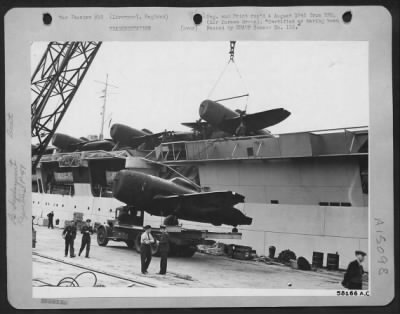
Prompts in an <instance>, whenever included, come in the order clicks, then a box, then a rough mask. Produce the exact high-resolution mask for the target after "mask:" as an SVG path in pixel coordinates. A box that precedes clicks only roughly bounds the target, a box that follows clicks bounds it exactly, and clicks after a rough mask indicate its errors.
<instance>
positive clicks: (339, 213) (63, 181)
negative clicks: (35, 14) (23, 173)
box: [31, 41, 368, 290]
mask: <svg viewBox="0 0 400 314" xmlns="http://www.w3.org/2000/svg"><path fill="white" fill-rule="evenodd" d="M31 64H32V71H33V72H32V73H33V74H32V82H31V83H32V123H33V124H32V130H33V134H32V164H33V165H34V166H35V167H34V168H33V169H32V215H33V232H34V233H35V239H34V241H35V248H34V250H33V257H32V258H33V260H32V262H33V278H32V284H33V286H35V287H40V286H49V285H63V286H70V285H72V286H78V285H79V286H81V285H88V284H92V283H93V285H94V286H96V285H101V286H107V287H113V286H116V287H119V286H125V287H126V286H139V287H140V286H144V287H148V286H153V287H174V286H178V287H189V288H190V287H216V288H254V287H257V288H269V289H279V288H292V289H293V288H294V289H335V290H337V289H342V288H343V287H346V288H349V289H360V290H362V289H363V290H368V260H367V259H366V258H365V256H368V71H367V70H368V67H367V66H368V50H367V46H366V44H365V43H359V42H333V43H327V42H295V43H292V42H254V41H253V42H251V41H250V42H246V41H226V42H168V43H165V42H150V43H148V42H133V43H123V42H62V43H61V42H50V43H34V44H33V45H32V63H31ZM35 66H36V68H35ZM56 76H57V77H56ZM61 232H62V234H63V238H62V237H61ZM85 246H86V247H85ZM82 250H83V251H82ZM163 263H164V264H163ZM163 265H164V266H163ZM167 265H168V266H167ZM349 265H350V266H349ZM81 274H82V275H81ZM83 274H84V275H83ZM63 278H68V279H66V280H63ZM71 278H74V279H73V280H71ZM96 279H97V280H96Z"/></svg>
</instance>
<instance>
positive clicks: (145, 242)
mask: <svg viewBox="0 0 400 314" xmlns="http://www.w3.org/2000/svg"><path fill="white" fill-rule="evenodd" d="M152 243H155V240H154V238H153V235H152V234H151V226H149V225H147V226H145V227H144V232H143V233H142V235H141V237H140V260H141V266H142V267H141V270H142V274H147V268H149V265H150V262H151V244H152Z"/></svg>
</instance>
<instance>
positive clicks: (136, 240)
mask: <svg viewBox="0 0 400 314" xmlns="http://www.w3.org/2000/svg"><path fill="white" fill-rule="evenodd" d="M140 236H141V234H140V233H139V234H138V235H137V236H136V238H135V244H134V246H135V250H136V252H138V253H140Z"/></svg>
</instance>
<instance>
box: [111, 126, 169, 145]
mask: <svg viewBox="0 0 400 314" xmlns="http://www.w3.org/2000/svg"><path fill="white" fill-rule="evenodd" d="M166 133H167V132H166V131H164V132H159V133H152V132H151V131H149V130H147V129H142V130H137V129H134V128H131V127H129V126H127V125H124V124H119V123H116V124H113V125H112V126H111V129H110V135H111V138H112V139H113V141H114V142H115V143H116V146H115V147H114V150H115V149H119V148H121V147H130V148H138V147H139V146H140V145H142V144H147V146H148V147H146V148H148V149H152V148H154V147H155V146H157V145H159V144H160V143H161V139H160V138H161V136H162V135H164V134H166Z"/></svg>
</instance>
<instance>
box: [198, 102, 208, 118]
mask: <svg viewBox="0 0 400 314" xmlns="http://www.w3.org/2000/svg"><path fill="white" fill-rule="evenodd" d="M209 102H210V100H204V101H202V103H201V104H200V107H199V115H200V117H202V118H203V117H204V114H205V113H206V112H207V107H208V103H209Z"/></svg>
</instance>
